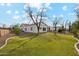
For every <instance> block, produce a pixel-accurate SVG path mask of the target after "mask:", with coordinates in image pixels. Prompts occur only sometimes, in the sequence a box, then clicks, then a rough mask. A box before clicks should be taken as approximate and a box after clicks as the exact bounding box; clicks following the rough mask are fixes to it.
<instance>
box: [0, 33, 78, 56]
mask: <svg viewBox="0 0 79 59" xmlns="http://www.w3.org/2000/svg"><path fill="white" fill-rule="evenodd" d="M76 42H77V41H76V40H75V39H74V38H73V37H72V36H71V35H64V34H57V35H55V34H53V33H44V34H40V35H39V36H35V35H33V34H27V35H25V36H15V37H13V38H12V39H10V40H9V41H8V44H7V45H6V46H5V47H4V48H3V49H0V55H28V56H31V55H32V56H63V55H65V56H73V55H77V53H76V51H75V48H74V44H75V43H76Z"/></svg>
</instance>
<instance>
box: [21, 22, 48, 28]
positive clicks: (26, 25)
mask: <svg viewBox="0 0 79 59" xmlns="http://www.w3.org/2000/svg"><path fill="white" fill-rule="evenodd" d="M42 23H43V24H44V25H46V26H48V25H47V24H46V23H44V22H42ZM31 25H35V24H21V25H20V27H22V26H31ZM48 27H49V26H48Z"/></svg>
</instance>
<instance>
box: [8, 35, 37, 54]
mask: <svg viewBox="0 0 79 59" xmlns="http://www.w3.org/2000/svg"><path fill="white" fill-rule="evenodd" d="M37 36H38V35H37V34H35V35H33V36H30V38H29V40H28V41H24V42H23V43H22V44H20V45H19V46H18V47H16V48H13V49H11V50H10V51H8V52H9V53H12V52H13V51H15V50H16V49H18V48H20V47H22V46H24V44H26V43H28V42H29V41H31V40H32V39H34V38H36V37H37Z"/></svg>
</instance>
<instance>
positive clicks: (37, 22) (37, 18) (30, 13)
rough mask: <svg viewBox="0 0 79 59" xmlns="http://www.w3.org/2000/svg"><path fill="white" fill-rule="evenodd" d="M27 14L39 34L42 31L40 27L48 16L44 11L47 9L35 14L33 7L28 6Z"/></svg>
mask: <svg viewBox="0 0 79 59" xmlns="http://www.w3.org/2000/svg"><path fill="white" fill-rule="evenodd" d="M25 11H26V13H27V14H28V17H29V18H30V19H31V20H32V22H33V23H34V24H35V25H36V27H37V31H38V32H37V34H39V30H40V25H41V23H42V22H43V19H44V17H45V16H46V15H45V13H44V11H45V8H44V7H43V8H41V9H40V10H39V11H38V12H36V11H35V12H33V10H32V8H31V6H30V5H29V4H28V6H27V10H26V9H25Z"/></svg>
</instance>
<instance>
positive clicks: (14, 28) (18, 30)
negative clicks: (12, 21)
mask: <svg viewBox="0 0 79 59" xmlns="http://www.w3.org/2000/svg"><path fill="white" fill-rule="evenodd" d="M12 32H13V33H15V34H16V35H19V34H20V33H21V29H20V27H19V26H18V25H15V26H14V27H13V29H12Z"/></svg>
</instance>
